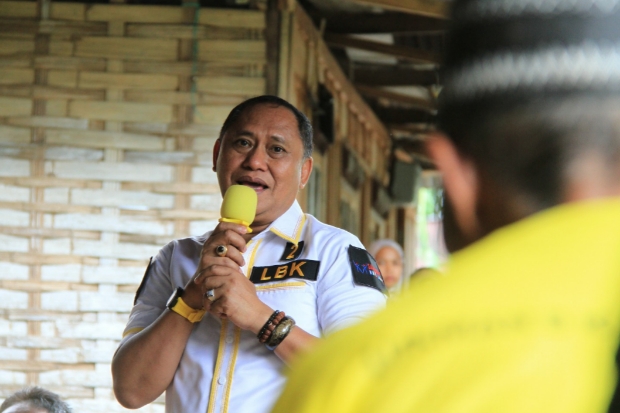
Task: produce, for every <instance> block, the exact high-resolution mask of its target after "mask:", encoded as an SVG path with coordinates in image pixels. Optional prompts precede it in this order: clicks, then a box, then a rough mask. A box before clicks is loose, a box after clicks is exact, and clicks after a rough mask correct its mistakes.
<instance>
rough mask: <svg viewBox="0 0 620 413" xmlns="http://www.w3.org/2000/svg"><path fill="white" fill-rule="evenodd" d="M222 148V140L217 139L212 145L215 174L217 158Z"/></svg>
mask: <svg viewBox="0 0 620 413" xmlns="http://www.w3.org/2000/svg"><path fill="white" fill-rule="evenodd" d="M221 147H222V140H221V139H217V140H216V141H215V144H214V145H213V172H215V165H217V157H218V156H220V148H221Z"/></svg>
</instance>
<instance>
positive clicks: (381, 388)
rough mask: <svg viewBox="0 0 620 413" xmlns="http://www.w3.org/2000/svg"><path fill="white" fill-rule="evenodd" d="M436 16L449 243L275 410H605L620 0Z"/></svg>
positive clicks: (545, 1)
mask: <svg viewBox="0 0 620 413" xmlns="http://www.w3.org/2000/svg"><path fill="white" fill-rule="evenodd" d="M452 24H453V27H452V29H451V31H450V35H449V42H448V52H447V56H446V65H445V70H446V72H445V77H444V79H445V88H444V90H443V92H442V103H441V107H440V129H441V130H442V131H443V133H444V134H436V135H435V136H433V137H431V138H430V139H429V142H428V151H429V155H431V156H432V158H433V159H434V161H435V163H436V165H437V167H438V168H439V169H440V170H441V172H442V173H443V177H444V184H445V189H446V192H447V196H448V198H449V200H450V204H451V205H452V211H450V212H451V213H452V216H453V218H454V223H455V224H456V225H457V226H458V229H459V231H458V233H459V237H460V239H459V240H456V241H454V240H448V241H449V242H448V244H449V245H453V246H455V245H459V246H464V248H463V249H462V250H460V251H459V252H457V253H455V254H454V255H453V256H452V258H451V260H450V262H449V264H448V266H447V268H446V275H445V276H442V277H435V278H434V279H433V280H429V281H430V282H425V283H419V284H416V285H414V286H412V288H411V289H410V290H409V294H408V295H407V297H406V299H401V300H398V301H396V302H394V303H393V305H392V306H391V307H389V308H388V309H387V310H385V311H383V312H381V313H379V314H377V315H375V316H374V317H372V318H371V319H370V320H368V321H367V322H365V323H362V324H361V325H359V326H357V327H354V328H352V329H351V330H347V331H343V332H341V333H339V334H336V335H334V336H333V337H332V338H331V339H330V340H329V341H328V342H326V343H324V344H323V345H322V346H320V347H318V348H317V351H316V352H315V353H313V354H311V355H310V356H309V357H306V358H304V359H303V360H301V362H300V363H299V364H298V365H296V366H295V369H294V370H293V372H292V377H291V380H290V381H289V383H288V385H287V388H286V390H285V392H284V394H283V396H282V398H281V399H280V401H279V402H278V403H277V404H276V408H275V411H276V412H279V413H281V412H289V411H295V412H297V413H309V412H322V413H326V412H338V413H348V412H355V413H362V412H390V413H398V412H416V413H425V412H429V413H430V412H432V413H441V412H459V413H464V412H476V413H497V412H502V413H512V412H520V413H521V412H523V413H525V412H527V413H532V412H541V413H542V412H545V413H548V412H558V413H559V412H561V413H577V412H579V413H593V412H607V411H618V410H617V409H618V404H617V401H616V397H617V396H616V394H617V391H618V387H617V383H618V379H617V363H618V359H617V357H618V356H617V354H618V353H617V351H618V341H619V337H620V1H617V0H615V1H612V0H572V1H567V0H492V1H491V0H472V1H467V0H455V1H454V3H453V20H452Z"/></svg>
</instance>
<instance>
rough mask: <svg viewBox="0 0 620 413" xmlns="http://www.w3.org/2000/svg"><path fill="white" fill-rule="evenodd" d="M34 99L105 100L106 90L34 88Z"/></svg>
mask: <svg viewBox="0 0 620 413" xmlns="http://www.w3.org/2000/svg"><path fill="white" fill-rule="evenodd" d="M32 97H33V98H34V99H74V100H105V90H83V89H73V88H63V87H50V86H34V87H33V89H32Z"/></svg>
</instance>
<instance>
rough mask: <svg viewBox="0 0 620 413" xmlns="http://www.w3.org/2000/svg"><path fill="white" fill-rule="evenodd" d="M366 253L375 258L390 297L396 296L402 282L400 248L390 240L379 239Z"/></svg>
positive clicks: (401, 252)
mask: <svg viewBox="0 0 620 413" xmlns="http://www.w3.org/2000/svg"><path fill="white" fill-rule="evenodd" d="M368 252H369V253H370V255H372V256H373V257H375V261H377V265H378V266H379V271H381V275H382V276H383V281H384V282H385V286H386V287H387V289H388V291H389V292H390V295H393V294H398V292H400V290H401V289H402V287H403V282H404V280H403V266H404V253H403V249H402V248H401V246H400V245H399V244H398V243H397V242H396V241H392V240H391V239H379V240H376V241H375V242H373V243H372V244H370V248H368Z"/></svg>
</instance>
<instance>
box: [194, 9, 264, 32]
mask: <svg viewBox="0 0 620 413" xmlns="http://www.w3.org/2000/svg"><path fill="white" fill-rule="evenodd" d="M199 22H200V24H207V25H209V26H219V27H245V28H248V29H264V28H265V13H264V12H262V11H256V10H232V9H215V8H202V9H200V17H199Z"/></svg>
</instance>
